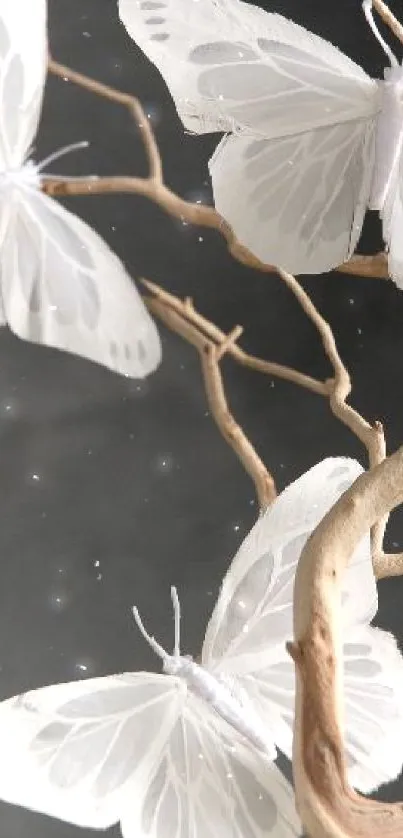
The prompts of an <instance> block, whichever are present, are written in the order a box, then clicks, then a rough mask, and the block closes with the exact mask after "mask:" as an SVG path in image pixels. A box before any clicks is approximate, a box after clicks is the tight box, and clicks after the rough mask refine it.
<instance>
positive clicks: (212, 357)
mask: <svg viewBox="0 0 403 838" xmlns="http://www.w3.org/2000/svg"><path fill="white" fill-rule="evenodd" d="M218 351H219V350H217V347H216V346H214V345H213V344H212V343H210V342H205V344H204V348H203V349H201V348H200V349H199V354H200V361H201V366H202V371H203V378H204V386H205V389H206V394H207V401H208V404H209V407H210V410H211V413H212V416H213V417H214V419H215V422H216V424H217V426H218V427H219V429H220V431H221V433H222V435H223V437H224V439H225V440H226V441H227V442H228V444H229V445H230V446H231V448H232V449H233V451H235V453H236V454H237V455H238V457H239V459H240V461H241V463H242V465H243V467H244V469H245V471H246V472H247V473H248V474H249V476H250V477H251V478H252V480H253V481H254V484H255V488H256V494H257V498H258V502H259V507H260V509H261V510H264V509H266V508H267V506H269V504H270V503H272V501H273V500H274V499H275V497H276V494H277V493H276V488H275V484H274V480H273V478H272V477H271V475H270V474H269V473H268V471H267V469H266V466H265V465H264V463H263V462H262V460H261V459H260V457H259V456H258V455H257V453H256V451H255V449H254V448H253V446H252V444H251V443H250V442H249V440H248V438H247V436H246V435H245V434H244V432H243V430H242V428H241V427H240V426H239V425H238V424H237V423H236V421H235V419H234V417H233V416H232V414H231V413H230V411H229V408H228V404H227V400H226V397H225V392H224V385H223V380H222V376H221V371H220V366H219V360H218Z"/></svg>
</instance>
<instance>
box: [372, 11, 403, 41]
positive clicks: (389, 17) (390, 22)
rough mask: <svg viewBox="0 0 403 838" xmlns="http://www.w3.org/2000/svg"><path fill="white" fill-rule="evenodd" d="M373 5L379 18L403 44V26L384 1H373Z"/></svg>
mask: <svg viewBox="0 0 403 838" xmlns="http://www.w3.org/2000/svg"><path fill="white" fill-rule="evenodd" d="M372 5H373V7H374V9H376V11H377V12H378V15H379V17H381V18H382V20H383V22H384V23H386V26H388V27H389V29H390V30H391V31H392V32H393V34H394V35H396V38H397V39H398V40H399V41H400V43H401V44H403V26H402V24H401V23H400V22H399V21H398V19H397V18H396V17H395V16H394V15H393V14H392V12H391V11H390V9H389V7H388V6H387V5H386V3H384V2H383V0H372Z"/></svg>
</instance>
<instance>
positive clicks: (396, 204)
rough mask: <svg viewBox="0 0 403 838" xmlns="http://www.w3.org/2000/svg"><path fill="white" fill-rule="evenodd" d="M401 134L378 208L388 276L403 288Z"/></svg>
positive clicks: (402, 158) (402, 141) (402, 156)
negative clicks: (388, 180)
mask: <svg viewBox="0 0 403 838" xmlns="http://www.w3.org/2000/svg"><path fill="white" fill-rule="evenodd" d="M402 143H403V134H402V136H401V138H400V150H399V154H398V156H397V160H396V162H395V165H394V167H393V169H392V172H391V175H390V182H389V186H388V190H387V193H386V196H385V202H384V204H383V206H382V207H381V208H380V213H379V214H380V216H381V219H382V227H383V238H384V241H385V242H386V245H387V249H388V251H389V252H388V270H389V276H390V277H391V278H392V279H393V280H394V281H395V282H396V285H397V286H398V287H399V288H401V289H403V237H402V229H403V154H402Z"/></svg>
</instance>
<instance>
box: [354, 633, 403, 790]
mask: <svg viewBox="0 0 403 838" xmlns="http://www.w3.org/2000/svg"><path fill="white" fill-rule="evenodd" d="M347 636H348V642H346V643H345V644H344V649H343V651H344V697H345V739H346V747H347V753H348V757H349V762H350V779H351V782H352V784H353V785H354V786H355V787H356V788H358V789H359V790H360V791H363V792H369V791H372V790H373V789H375V788H378V786H380V785H381V784H382V783H387V782H389V781H390V780H393V779H394V778H395V777H397V776H398V774H400V771H401V769H402V764H403V756H402V755H403V658H402V656H401V654H400V652H399V650H398V648H397V644H396V640H395V638H394V637H393V636H392V635H391V634H388V633H387V632H385V631H381V630H380V629H375V628H372V627H370V626H368V627H367V626H361V627H357V628H355V629H353V630H352V631H351V633H350V632H349V633H348V635H347Z"/></svg>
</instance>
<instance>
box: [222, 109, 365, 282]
mask: <svg viewBox="0 0 403 838" xmlns="http://www.w3.org/2000/svg"><path fill="white" fill-rule="evenodd" d="M374 138H375V134H374V123H373V122H371V121H365V120H359V121H356V122H345V123H343V124H340V125H330V126H327V127H324V128H318V129H316V130H314V131H308V132H305V133H297V134H296V135H295V136H289V137H285V138H284V137H281V138H280V139H270V140H267V139H254V138H251V137H249V136H245V135H241V136H238V135H230V136H227V137H224V139H223V140H222V141H221V143H220V144H219V145H218V148H217V150H216V152H215V154H214V156H213V158H212V159H211V161H210V173H211V178H212V183H213V192H214V199H215V206H216V208H217V210H218V212H219V213H220V214H221V215H222V216H223V218H225V219H226V221H227V222H228V223H229V224H230V225H231V227H232V229H233V230H234V232H235V234H236V236H237V238H238V239H239V240H240V241H241V243H242V244H243V245H245V246H246V247H248V248H249V249H250V250H251V251H252V253H254V254H255V256H257V257H258V258H259V259H261V260H262V261H263V262H267V263H269V264H275V265H281V266H282V267H283V268H285V269H286V270H288V271H290V272H292V273H311V274H312V273H323V272H324V271H327V270H330V269H332V268H334V267H336V266H337V265H340V264H341V263H342V262H344V261H346V260H347V259H348V258H349V257H350V255H351V254H352V253H353V252H354V250H355V247H356V245H357V242H358V239H359V236H360V233H361V228H362V223H363V219H364V215H365V211H366V207H367V203H368V198H369V193H370V188H371V180H372V172H373V162H374V150H375V143H374ZM240 196H242V199H241V200H240Z"/></svg>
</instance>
